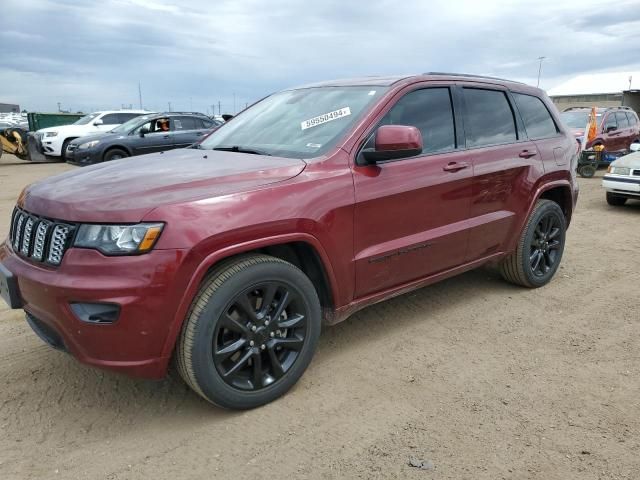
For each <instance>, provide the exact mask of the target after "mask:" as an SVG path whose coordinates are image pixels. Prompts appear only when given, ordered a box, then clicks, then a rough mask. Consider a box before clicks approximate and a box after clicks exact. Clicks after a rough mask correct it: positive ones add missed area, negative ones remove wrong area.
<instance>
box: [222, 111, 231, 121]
mask: <svg viewBox="0 0 640 480" xmlns="http://www.w3.org/2000/svg"><path fill="white" fill-rule="evenodd" d="M232 118H233V115H231V114H229V113H225V114H223V115H222V119H223V120H224V121H225V122H228V121H229V120H231V119H232Z"/></svg>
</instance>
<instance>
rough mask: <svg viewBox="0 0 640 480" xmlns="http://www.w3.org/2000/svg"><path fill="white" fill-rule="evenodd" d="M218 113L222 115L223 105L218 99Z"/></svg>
mask: <svg viewBox="0 0 640 480" xmlns="http://www.w3.org/2000/svg"><path fill="white" fill-rule="evenodd" d="M218 115H222V105H221V104H220V100H218Z"/></svg>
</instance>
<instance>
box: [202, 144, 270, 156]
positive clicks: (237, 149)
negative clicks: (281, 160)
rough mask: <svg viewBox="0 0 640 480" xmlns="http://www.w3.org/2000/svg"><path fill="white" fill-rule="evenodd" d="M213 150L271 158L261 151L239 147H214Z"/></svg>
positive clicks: (268, 154)
mask: <svg viewBox="0 0 640 480" xmlns="http://www.w3.org/2000/svg"><path fill="white" fill-rule="evenodd" d="M213 150H221V151H223V152H238V153H249V154H251V155H266V156H268V157H270V156H271V154H270V153H267V152H265V151H263V150H256V149H255V148H248V147H241V146H238V145H234V146H233V147H215V148H213Z"/></svg>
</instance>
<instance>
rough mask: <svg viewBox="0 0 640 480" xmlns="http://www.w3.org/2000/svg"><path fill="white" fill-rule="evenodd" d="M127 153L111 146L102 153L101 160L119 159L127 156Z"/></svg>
mask: <svg viewBox="0 0 640 480" xmlns="http://www.w3.org/2000/svg"><path fill="white" fill-rule="evenodd" d="M128 156H129V154H128V153H127V152H126V151H124V150H121V149H120V148H112V149H111V150H108V151H107V153H105V154H104V158H103V159H102V161H103V162H110V161H111V160H119V159H121V158H127V157H128Z"/></svg>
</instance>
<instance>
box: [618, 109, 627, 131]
mask: <svg viewBox="0 0 640 480" xmlns="http://www.w3.org/2000/svg"><path fill="white" fill-rule="evenodd" d="M616 120H617V121H618V128H627V127H628V126H629V120H627V116H626V115H625V113H624V112H616Z"/></svg>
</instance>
